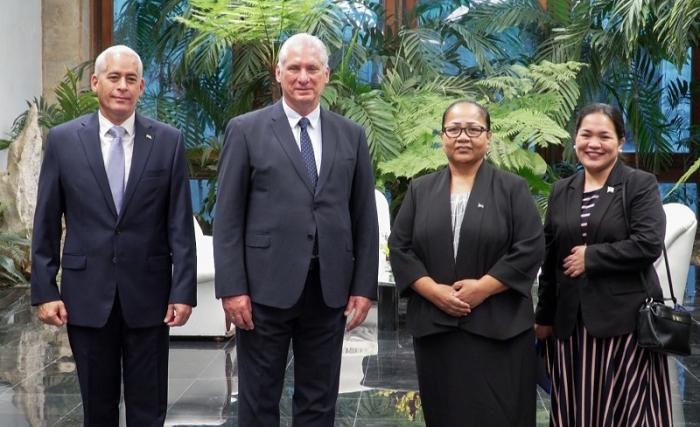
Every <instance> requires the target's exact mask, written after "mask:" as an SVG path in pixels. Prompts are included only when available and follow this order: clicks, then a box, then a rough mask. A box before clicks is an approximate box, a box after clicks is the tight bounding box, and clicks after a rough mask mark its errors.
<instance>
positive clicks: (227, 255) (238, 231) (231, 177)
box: [213, 118, 250, 298]
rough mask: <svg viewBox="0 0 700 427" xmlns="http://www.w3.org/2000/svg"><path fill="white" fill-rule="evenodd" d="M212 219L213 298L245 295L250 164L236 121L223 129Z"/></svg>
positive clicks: (243, 139) (232, 120)
mask: <svg viewBox="0 0 700 427" xmlns="http://www.w3.org/2000/svg"><path fill="white" fill-rule="evenodd" d="M218 170H219V175H218V181H217V183H218V188H217V192H216V213H215V215H214V238H213V240H214V268H215V270H216V276H215V279H214V284H215V289H216V297H217V298H223V297H228V296H236V295H244V294H248V293H249V292H248V279H247V274H246V269H245V248H244V243H245V235H244V233H245V218H246V211H247V207H248V204H247V203H248V202H247V200H248V190H249V184H250V160H249V157H248V149H247V146H246V140H245V136H244V134H243V132H242V130H241V129H240V125H239V124H238V122H237V120H236V119H235V118H234V119H231V121H229V123H228V126H226V133H225V135H224V147H223V149H222V151H221V157H220V158H219V165H218Z"/></svg>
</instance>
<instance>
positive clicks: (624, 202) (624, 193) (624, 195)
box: [622, 177, 678, 306]
mask: <svg viewBox="0 0 700 427" xmlns="http://www.w3.org/2000/svg"><path fill="white" fill-rule="evenodd" d="M622 213H623V216H624V217H625V226H626V227H627V234H628V235H630V236H631V235H632V227H630V220H629V214H628V211H627V177H625V180H624V181H622ZM663 254H664V266H665V267H666V277H667V278H668V288H669V290H670V291H671V300H672V301H673V305H674V306H675V305H677V304H678V302H677V301H676V295H675V294H674V293H673V281H672V280H671V268H670V267H669V265H668V254H667V253H666V243H665V242H664V245H663ZM639 277H640V278H641V279H642V283H643V284H644V288H645V289H646V291H647V296H649V297H651V292H649V286H648V283H647V280H646V275H645V274H644V272H642V271H640V272H639ZM662 297H663V291H662Z"/></svg>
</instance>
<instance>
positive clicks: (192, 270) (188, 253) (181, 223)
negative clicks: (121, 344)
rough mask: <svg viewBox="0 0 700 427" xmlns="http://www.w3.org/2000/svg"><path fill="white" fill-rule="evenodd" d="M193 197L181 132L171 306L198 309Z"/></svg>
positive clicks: (175, 170)
mask: <svg viewBox="0 0 700 427" xmlns="http://www.w3.org/2000/svg"><path fill="white" fill-rule="evenodd" d="M193 221H194V220H193V217H192V197H191V196H190V180H189V176H188V173H187V162H186V160H185V148H184V144H183V141H182V133H180V132H178V135H177V144H176V147H175V150H174V155H173V161H172V168H171V170H170V203H169V206H168V240H169V244H170V250H171V253H172V260H173V277H172V286H171V288H170V298H169V302H170V303H171V304H188V305H192V306H195V305H197V251H196V244H195V239H194V223H193Z"/></svg>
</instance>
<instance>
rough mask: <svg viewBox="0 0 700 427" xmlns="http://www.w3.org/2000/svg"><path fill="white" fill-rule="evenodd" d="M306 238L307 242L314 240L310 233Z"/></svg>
mask: <svg viewBox="0 0 700 427" xmlns="http://www.w3.org/2000/svg"><path fill="white" fill-rule="evenodd" d="M306 238H307V239H308V240H313V239H314V235H313V234H311V233H309V234H307V235H306Z"/></svg>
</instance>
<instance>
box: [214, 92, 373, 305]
mask: <svg viewBox="0 0 700 427" xmlns="http://www.w3.org/2000/svg"><path fill="white" fill-rule="evenodd" d="M321 132H322V138H323V141H322V143H323V150H322V153H321V156H322V157H321V171H320V174H319V177H318V183H317V185H316V190H315V191H313V190H312V188H311V182H310V180H309V178H308V175H307V173H306V168H305V166H304V161H303V159H302V157H301V153H300V152H299V148H298V146H297V145H296V143H295V141H294V135H293V134H292V129H291V127H290V126H289V121H288V120H287V116H286V115H285V114H284V109H283V108H282V101H279V102H277V103H276V104H274V105H271V106H269V107H266V108H263V109H260V110H257V111H253V112H250V113H247V114H244V115H242V116H238V117H235V118H233V119H231V121H230V122H229V124H228V126H227V127H226V136H225V141H224V147H223V150H222V153H221V158H220V160H219V181H218V185H219V187H218V193H217V194H218V196H217V202H216V215H215V217H214V262H215V265H216V296H217V297H218V298H221V297H225V296H234V295H241V294H249V295H250V297H251V299H252V300H253V301H254V302H256V303H259V304H264V305H267V306H271V307H276V308H289V307H291V306H292V305H293V304H294V303H295V302H296V301H297V300H298V299H299V297H300V295H301V293H302V291H303V289H304V284H305V282H306V276H307V274H308V271H309V262H310V260H311V256H312V251H313V249H314V235H315V234H316V235H317V236H318V258H319V264H320V276H321V288H322V290H323V298H324V301H325V303H326V304H327V305H328V306H329V307H342V306H344V305H346V304H347V301H348V296H349V295H356V296H365V297H368V298H372V299H376V297H377V264H378V259H377V251H378V250H379V249H378V245H379V243H378V242H379V234H378V225H377V209H376V207H375V199H374V178H373V176H372V166H371V164H370V160H369V150H368V147H367V140H366V139H365V133H364V131H363V129H362V128H361V127H360V126H359V125H358V124H356V123H353V122H351V121H350V120H348V119H346V118H344V117H342V116H339V115H337V114H335V113H332V112H330V111H326V110H324V109H321Z"/></svg>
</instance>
